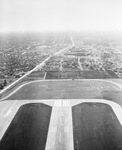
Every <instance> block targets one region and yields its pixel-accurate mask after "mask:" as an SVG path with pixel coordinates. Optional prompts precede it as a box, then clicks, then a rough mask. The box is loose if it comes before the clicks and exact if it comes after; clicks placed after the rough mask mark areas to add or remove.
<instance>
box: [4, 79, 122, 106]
mask: <svg viewBox="0 0 122 150" xmlns="http://www.w3.org/2000/svg"><path fill="white" fill-rule="evenodd" d="M7 99H11V100H23V99H29V100H31V99H32V100H33V99H107V100H111V101H114V102H117V103H119V104H120V105H122V91H121V90H120V89H119V88H118V87H117V86H115V85H114V84H112V83H109V82H104V81H94V80H91V81H89V80H87V81H86V80H74V81H72V80H71V81H68V80H67V81H65V80H64V81H44V82H39V81H38V82H34V83H30V84H27V85H25V86H23V87H22V88H21V89H19V90H18V91H17V92H15V93H14V94H13V95H11V96H10V97H8V98H7Z"/></svg>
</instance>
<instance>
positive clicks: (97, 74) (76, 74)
mask: <svg viewBox="0 0 122 150" xmlns="http://www.w3.org/2000/svg"><path fill="white" fill-rule="evenodd" d="M109 72H110V73H111V72H112V71H109ZM112 73H113V72H112ZM112 73H111V74H109V73H107V74H106V72H105V71H99V70H85V71H78V69H77V68H76V69H74V70H73V69H64V71H62V72H60V71H47V75H46V79H72V78H74V79H108V78H118V76H115V74H114V73H113V74H112Z"/></svg>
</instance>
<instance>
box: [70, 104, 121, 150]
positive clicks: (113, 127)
mask: <svg viewBox="0 0 122 150" xmlns="http://www.w3.org/2000/svg"><path fill="white" fill-rule="evenodd" d="M72 111H73V129H74V130H73V131H74V149H75V150H81V149H82V150H120V149H122V128H121V125H120V123H119V122H118V120H117V118H116V115H115V114H114V112H113V110H112V109H111V107H110V106H108V105H106V104H101V103H99V104H98V103H83V104H79V105H76V106H73V108H72Z"/></svg>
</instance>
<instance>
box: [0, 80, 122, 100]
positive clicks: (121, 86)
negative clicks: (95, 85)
mask: <svg viewBox="0 0 122 150" xmlns="http://www.w3.org/2000/svg"><path fill="white" fill-rule="evenodd" d="M71 80H72V79H60V80H36V81H30V82H28V83H24V84H22V85H20V86H19V87H18V88H16V89H15V90H13V91H12V92H11V93H10V94H9V95H7V96H6V97H4V98H2V99H0V101H2V100H4V99H6V98H8V97H10V96H11V95H13V94H14V93H15V92H17V91H18V90H19V89H21V88H22V87H24V86H25V85H28V84H31V83H36V82H49V81H52V82H59V81H71ZM75 81H96V82H97V81H100V82H108V83H112V84H114V85H115V86H117V87H118V88H119V89H120V90H122V85H121V84H119V83H116V82H114V81H109V80H102V79H75Z"/></svg>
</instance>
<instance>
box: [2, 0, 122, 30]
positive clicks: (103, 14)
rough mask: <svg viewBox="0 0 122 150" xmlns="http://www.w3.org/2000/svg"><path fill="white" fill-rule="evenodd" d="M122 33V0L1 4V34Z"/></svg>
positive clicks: (40, 0)
mask: <svg viewBox="0 0 122 150" xmlns="http://www.w3.org/2000/svg"><path fill="white" fill-rule="evenodd" d="M32 30H33V31H45V30H121V31H122V0H0V31H3V32H6V31H32Z"/></svg>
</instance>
